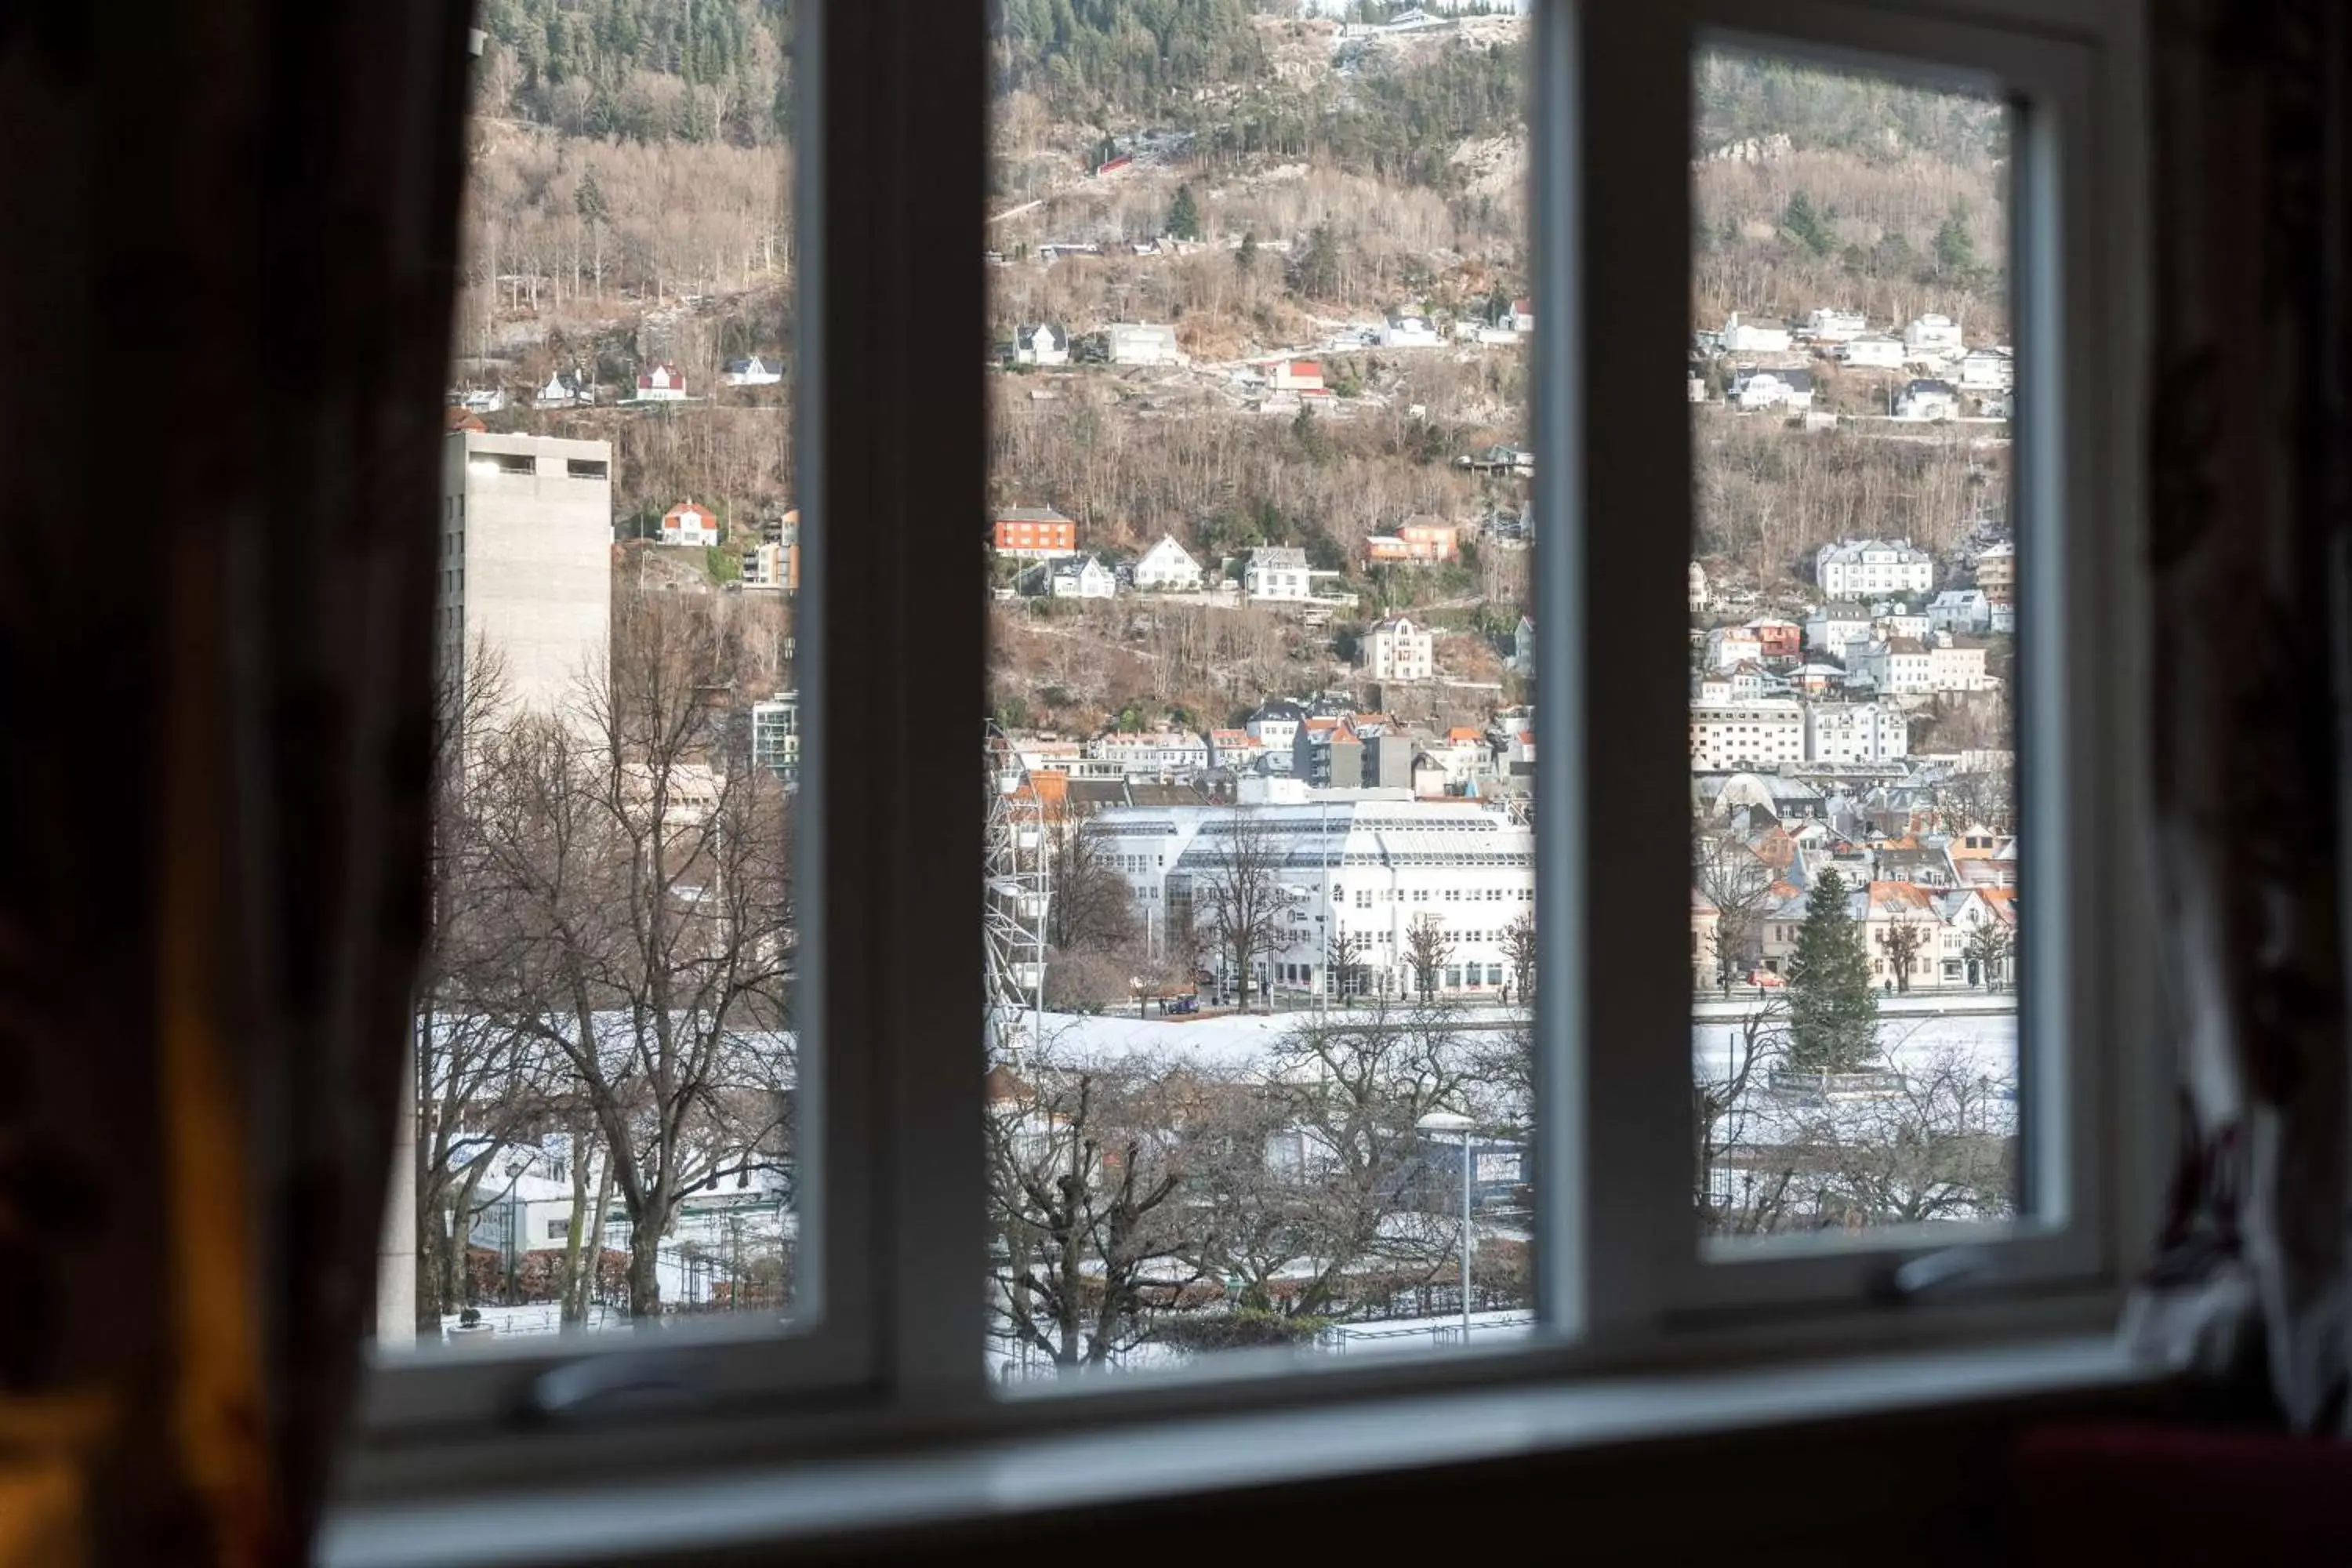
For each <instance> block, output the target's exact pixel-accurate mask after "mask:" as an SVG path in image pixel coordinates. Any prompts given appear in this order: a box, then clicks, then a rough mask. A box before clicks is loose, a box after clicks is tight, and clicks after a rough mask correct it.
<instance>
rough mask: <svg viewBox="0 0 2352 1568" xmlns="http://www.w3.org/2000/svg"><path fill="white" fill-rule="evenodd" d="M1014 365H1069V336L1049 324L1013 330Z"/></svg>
mask: <svg viewBox="0 0 2352 1568" xmlns="http://www.w3.org/2000/svg"><path fill="white" fill-rule="evenodd" d="M1013 363H1014V364H1034V365H1063V364H1067V363H1070V334H1069V333H1067V332H1066V331H1063V330H1062V329H1061V328H1059V327H1056V326H1055V325H1053V324H1052V323H1051V322H1046V321H1040V322H1037V323H1035V324H1034V325H1031V326H1024V327H1019V328H1016V329H1014V331H1013Z"/></svg>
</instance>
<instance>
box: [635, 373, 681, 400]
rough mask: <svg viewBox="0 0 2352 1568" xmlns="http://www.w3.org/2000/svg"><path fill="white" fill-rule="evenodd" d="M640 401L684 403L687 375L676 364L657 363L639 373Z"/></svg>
mask: <svg viewBox="0 0 2352 1568" xmlns="http://www.w3.org/2000/svg"><path fill="white" fill-rule="evenodd" d="M637 401H638V402H639V403H683V402H685V401H686V377H685V376H684V375H682V374H679V372H678V368H677V366H676V365H674V364H656V365H652V366H649V367H647V368H646V369H645V370H642V371H640V372H638V373H637Z"/></svg>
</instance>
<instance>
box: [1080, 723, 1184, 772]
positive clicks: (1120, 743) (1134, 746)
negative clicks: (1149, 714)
mask: <svg viewBox="0 0 2352 1568" xmlns="http://www.w3.org/2000/svg"><path fill="white" fill-rule="evenodd" d="M1087 756H1089V757H1093V758H1096V759H1098V760H1100V761H1103V762H1110V763H1118V765H1119V768H1120V771H1122V772H1124V773H1199V772H1200V771H1201V770H1202V768H1205V767H1207V766H1208V765H1209V742H1208V741H1207V739H1206V738H1205V737H1203V736H1200V735H1193V734H1188V733H1186V732H1185V731H1181V730H1166V731H1156V732H1148V733H1144V734H1139V735H1119V734H1111V735H1101V736H1097V738H1096V739H1094V740H1092V741H1089V742H1087Z"/></svg>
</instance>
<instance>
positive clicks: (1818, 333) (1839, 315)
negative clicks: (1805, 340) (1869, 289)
mask: <svg viewBox="0 0 2352 1568" xmlns="http://www.w3.org/2000/svg"><path fill="white" fill-rule="evenodd" d="M1867 325H1868V323H1866V322H1865V321H1864V320H1863V319H1862V312H1861V311H1860V310H1835V309H1829V308H1822V309H1817V310H1814V311H1813V312H1812V313H1811V314H1810V315H1808V316H1807V317H1806V318H1805V335H1806V336H1807V337H1809V338H1811V339H1812V340H1813V342H1817V343H1843V342H1851V341H1852V340H1853V339H1855V338H1858V337H1860V336H1862V334H1863V332H1864V331H1865V330H1866V329H1867Z"/></svg>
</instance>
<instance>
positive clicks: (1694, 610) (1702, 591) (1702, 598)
mask: <svg viewBox="0 0 2352 1568" xmlns="http://www.w3.org/2000/svg"><path fill="white" fill-rule="evenodd" d="M1713 602H1714V595H1713V594H1711V593H1710V592H1709V591H1708V589H1707V585H1706V567H1704V566H1702V565H1700V564H1699V563H1697V562H1696V561H1694V562H1692V563H1690V613H1691V614H1692V615H1694V616H1696V615H1703V614H1705V613H1706V607H1707V605H1710V604H1712V603H1713Z"/></svg>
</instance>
